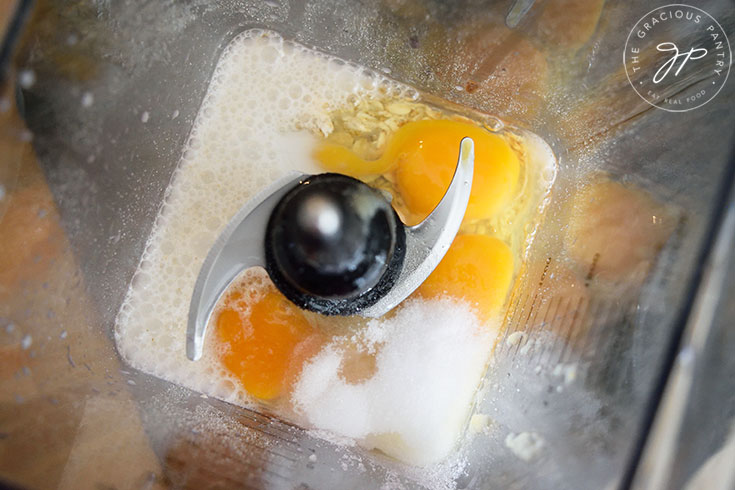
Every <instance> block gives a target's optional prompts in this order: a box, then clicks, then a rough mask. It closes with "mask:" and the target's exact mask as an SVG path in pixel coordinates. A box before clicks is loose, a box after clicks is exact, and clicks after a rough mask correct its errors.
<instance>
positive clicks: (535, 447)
mask: <svg viewBox="0 0 735 490" xmlns="http://www.w3.org/2000/svg"><path fill="white" fill-rule="evenodd" d="M545 446H546V441H544V439H543V437H541V436H540V435H538V434H537V433H535V432H521V433H520V434H514V433H512V432H511V433H510V434H508V435H507V436H506V437H505V447H507V448H508V449H510V450H511V451H513V454H515V455H516V456H518V457H519V458H521V459H522V460H523V461H526V462H528V461H531V460H532V459H534V458H536V457H538V456H539V455H540V454H541V452H542V451H543V449H544V447H545Z"/></svg>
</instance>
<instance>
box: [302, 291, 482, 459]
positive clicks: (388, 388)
mask: <svg viewBox="0 0 735 490" xmlns="http://www.w3.org/2000/svg"><path fill="white" fill-rule="evenodd" d="M366 332H367V333H368V337H370V338H372V339H375V340H379V342H380V344H381V345H380V346H379V347H378V348H377V355H376V372H375V374H374V375H373V376H372V377H371V378H370V379H368V380H367V381H364V382H362V383H359V384H351V383H348V382H347V381H345V380H344V379H343V378H342V377H341V376H340V374H339V372H340V366H341V364H342V362H343V361H344V359H345V351H344V349H343V347H342V345H343V342H341V341H340V339H336V340H335V341H333V342H332V344H331V345H329V346H327V347H326V348H325V349H323V350H322V352H321V353H320V354H319V355H318V356H317V357H316V358H314V359H313V360H312V361H311V362H310V363H309V364H307V366H306V367H305V368H304V370H303V371H302V374H301V377H300V379H299V381H298V382H297V385H296V388H295V390H294V393H293V397H292V401H293V403H294V405H295V406H296V407H297V411H299V412H300V413H301V414H302V415H303V416H304V418H305V419H306V421H307V422H308V423H309V424H311V425H313V426H315V427H319V428H321V429H327V430H330V431H333V432H335V433H338V434H341V435H343V436H348V437H352V438H354V439H356V440H358V441H359V442H360V444H361V445H362V446H364V447H368V448H376V449H379V450H381V451H383V452H384V453H386V454H388V455H390V456H394V457H396V458H398V459H401V460H403V461H406V462H408V463H411V464H417V465H427V464H431V463H435V462H437V461H440V460H441V459H442V458H444V457H446V456H447V455H448V454H449V453H450V452H451V450H452V449H453V448H454V446H455V444H456V442H457V440H458V439H459V436H460V434H461V432H462V429H463V427H464V425H465V422H466V420H467V417H468V415H469V409H470V407H471V404H472V403H471V402H472V397H473V395H474V393H475V390H476V388H477V386H478V384H479V381H480V379H481V377H482V374H483V372H484V369H485V364H486V362H487V359H488V355H489V352H490V350H491V348H492V342H493V339H494V338H495V335H496V332H494V331H489V329H488V328H487V327H484V326H481V325H480V324H479V323H478V321H477V319H476V318H475V316H474V315H473V314H472V313H471V312H470V311H469V309H468V308H467V307H466V306H465V305H462V304H454V303H451V302H449V301H443V302H419V301H412V302H409V303H407V304H405V305H404V306H403V307H402V308H401V309H400V311H399V312H398V313H397V314H396V315H395V316H393V317H391V318H390V319H384V320H375V321H373V322H371V324H370V325H369V327H368V329H367V330H366ZM367 343H368V346H367V347H366V348H369V347H370V345H371V343H370V342H369V341H368V342H367Z"/></svg>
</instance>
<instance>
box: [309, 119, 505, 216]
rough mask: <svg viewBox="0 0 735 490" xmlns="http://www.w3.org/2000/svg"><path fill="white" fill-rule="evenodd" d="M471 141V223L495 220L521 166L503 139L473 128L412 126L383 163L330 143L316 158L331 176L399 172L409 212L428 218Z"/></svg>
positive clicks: (435, 123)
mask: <svg viewBox="0 0 735 490" xmlns="http://www.w3.org/2000/svg"><path fill="white" fill-rule="evenodd" d="M465 136H468V137H470V138H472V139H473V140H474V142H475V169H474V175H473V181H472V192H471V194H470V201H469V204H468V206H467V211H466V213H465V219H466V220H479V219H485V218H489V217H491V216H493V215H494V214H496V213H497V212H498V211H499V210H501V209H502V208H503V207H504V206H505V205H506V204H507V203H508V202H509V201H510V199H511V198H512V197H513V195H514V193H515V192H516V188H517V184H518V176H519V174H520V164H519V161H518V157H517V156H516V154H515V153H514V152H513V150H512V149H511V148H510V146H509V145H508V143H507V142H506V141H505V140H504V139H503V138H501V137H500V136H498V135H496V134H493V133H490V132H488V131H486V130H484V129H482V128H480V127H478V126H475V125H473V124H469V123H464V122H459V121H449V120H424V121H415V122H410V123H407V124H404V125H403V126H402V127H401V128H400V129H398V131H396V132H395V133H394V134H393V136H392V138H391V139H390V141H389V142H388V144H387V147H386V150H385V152H384V153H383V155H382V156H381V157H380V158H379V159H377V160H372V161H366V160H363V159H362V158H360V157H358V156H357V155H355V154H354V153H353V152H352V151H350V150H349V149H347V148H345V147H343V146H340V145H337V144H334V143H328V142H327V143H324V144H322V145H321V146H320V147H319V148H318V149H317V151H316V158H317V160H318V161H319V162H320V163H321V164H322V166H323V167H324V168H325V169H327V170H329V171H332V172H341V173H346V174H349V175H352V176H355V177H360V176H365V175H377V174H382V173H386V172H388V171H390V170H392V169H395V170H396V180H397V187H398V192H399V193H400V194H401V196H402V197H403V199H404V201H405V204H406V206H407V207H408V209H409V211H411V212H412V213H414V214H416V215H418V216H420V217H421V219H423V218H424V217H426V216H427V215H428V214H429V213H430V212H431V211H432V210H433V209H434V207H436V205H437V204H438V203H439V201H440V200H441V198H442V197H443V196H444V193H445V192H446V190H447V188H448V187H449V184H450V182H451V180H452V176H453V175H454V169H455V168H456V166H457V158H458V157H459V143H460V141H461V140H462V138H464V137H465Z"/></svg>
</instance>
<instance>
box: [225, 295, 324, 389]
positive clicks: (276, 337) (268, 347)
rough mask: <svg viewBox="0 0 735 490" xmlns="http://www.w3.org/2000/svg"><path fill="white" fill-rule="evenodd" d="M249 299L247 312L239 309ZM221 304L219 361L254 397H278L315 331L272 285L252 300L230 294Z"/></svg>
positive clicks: (313, 339)
mask: <svg viewBox="0 0 735 490" xmlns="http://www.w3.org/2000/svg"><path fill="white" fill-rule="evenodd" d="M247 303H249V304H250V308H249V313H246V314H243V313H242V309H243V307H244V306H245V305H246V304H247ZM225 305H226V306H225V307H224V308H223V309H222V310H221V312H220V314H219V316H218V318H217V333H218V335H219V338H220V340H221V341H222V342H223V344H224V345H225V349H224V352H223V354H222V358H221V360H222V363H223V364H224V366H225V368H226V369H227V370H228V371H230V372H231V373H232V374H233V375H234V376H235V377H237V378H238V379H239V380H240V382H241V383H242V385H243V387H244V388H245V389H246V390H247V391H248V393H250V394H251V395H252V396H254V397H256V398H259V399H262V400H272V399H274V398H277V397H278V396H280V395H282V394H283V393H284V391H285V390H286V388H287V386H288V383H289V380H290V379H291V378H293V377H294V376H295V375H296V370H297V369H299V368H300V366H302V365H303V363H304V361H305V360H306V357H307V356H308V355H309V353H310V352H312V351H313V350H314V348H315V347H316V343H317V338H316V337H318V334H317V332H316V330H315V329H314V328H313V327H312V326H311V325H310V324H309V323H308V321H307V320H306V318H305V317H304V316H303V314H302V313H301V311H300V310H299V309H298V308H297V307H296V306H294V305H293V304H292V303H290V302H289V301H288V300H287V299H286V298H285V297H284V296H283V295H281V294H280V293H279V292H278V291H276V290H275V289H274V290H269V291H268V292H266V294H265V295H264V296H263V297H262V298H260V299H258V300H257V301H254V302H251V301H246V300H245V298H243V296H242V294H241V293H239V292H235V293H231V294H230V295H229V296H228V297H227V298H226V299H225Z"/></svg>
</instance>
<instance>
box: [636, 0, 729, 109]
mask: <svg viewBox="0 0 735 490" xmlns="http://www.w3.org/2000/svg"><path fill="white" fill-rule="evenodd" d="M731 62H732V53H731V51H730V43H729V41H728V39H727V35H726V34H725V32H724V30H723V29H722V26H720V24H719V23H718V22H717V21H716V20H715V19H714V18H713V17H712V16H711V15H709V14H708V13H707V12H705V11H704V10H701V9H699V8H697V7H692V6H691V5H684V4H672V5H664V6H663V7H658V8H656V9H654V10H652V11H650V12H648V13H647V14H646V15H644V16H643V17H641V19H640V20H639V21H638V22H637V23H636V25H635V26H633V29H632V30H631V31H630V34H629V35H628V39H627V41H626V43H625V51H624V53H623V64H624V65H625V73H626V75H627V77H628V81H629V82H630V84H631V86H632V87H633V89H634V90H635V91H636V93H637V94H638V95H639V96H640V97H641V98H642V99H643V100H645V101H646V102H648V103H649V104H651V105H653V106H655V107H658V108H659V109H664V110H666V111H671V112H685V111H689V110H692V109H696V108H697V107H701V106H703V105H704V104H706V103H707V102H709V101H710V100H712V99H713V98H714V97H715V96H716V95H717V94H718V93H719V91H720V90H721V89H722V87H723V86H724V85H725V82H726V81H727V77H728V75H729V73H730V64H731Z"/></svg>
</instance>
